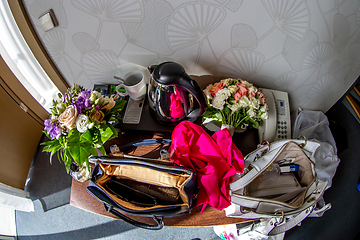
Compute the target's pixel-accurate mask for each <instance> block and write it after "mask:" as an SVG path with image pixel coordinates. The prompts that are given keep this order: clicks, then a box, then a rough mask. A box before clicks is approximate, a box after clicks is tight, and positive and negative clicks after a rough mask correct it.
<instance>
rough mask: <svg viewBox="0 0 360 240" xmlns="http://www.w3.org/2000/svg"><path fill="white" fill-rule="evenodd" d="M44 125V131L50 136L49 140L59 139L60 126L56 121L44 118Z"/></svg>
mask: <svg viewBox="0 0 360 240" xmlns="http://www.w3.org/2000/svg"><path fill="white" fill-rule="evenodd" d="M44 125H45V127H44V130H46V133H47V134H48V135H49V136H50V138H51V140H53V139H55V138H56V139H59V137H60V136H61V128H60V126H59V123H58V122H57V121H54V122H52V121H51V120H50V119H46V120H45V121H44Z"/></svg>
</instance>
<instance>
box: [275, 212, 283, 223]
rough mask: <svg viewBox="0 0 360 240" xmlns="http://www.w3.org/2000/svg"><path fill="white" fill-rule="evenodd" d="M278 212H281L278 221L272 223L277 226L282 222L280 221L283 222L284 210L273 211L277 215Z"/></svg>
mask: <svg viewBox="0 0 360 240" xmlns="http://www.w3.org/2000/svg"><path fill="white" fill-rule="evenodd" d="M279 213H280V214H281V217H280V222H278V221H277V222H276V223H274V224H275V226H277V225H279V224H282V223H283V222H284V220H285V214H284V212H283V211H281V210H278V211H276V212H275V216H277V215H278V214H279Z"/></svg>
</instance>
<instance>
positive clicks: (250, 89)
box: [248, 84, 258, 93]
mask: <svg viewBox="0 0 360 240" xmlns="http://www.w3.org/2000/svg"><path fill="white" fill-rule="evenodd" d="M248 89H249V93H257V91H258V90H257V87H255V86H254V85H252V84H251V85H250V86H249V87H248Z"/></svg>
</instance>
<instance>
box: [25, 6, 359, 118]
mask: <svg viewBox="0 0 360 240" xmlns="http://www.w3.org/2000/svg"><path fill="white" fill-rule="evenodd" d="M24 3H25V5H26V8H27V10H28V13H29V15H30V17H31V19H32V21H33V24H34V26H35V28H36V31H37V32H38V35H39V36H40V38H41V40H42V42H43V44H44V46H45V48H46V49H47V51H48V52H49V54H50V56H51V57H52V59H53V61H54V62H55V64H56V65H57V66H58V68H59V70H60V71H61V72H62V74H63V75H64V77H65V78H66V80H67V81H68V82H69V84H72V83H74V82H75V83H78V84H80V85H83V86H84V87H88V88H91V87H92V85H93V84H95V83H116V81H115V80H114V78H113V76H114V75H117V76H120V77H121V76H124V75H125V74H126V72H128V71H130V70H132V69H134V68H138V69H142V70H144V71H146V68H147V66H149V65H150V64H156V63H161V62H163V61H167V60H172V61H176V62H179V63H180V64H182V65H183V66H184V67H185V69H186V71H187V72H188V73H189V74H191V75H199V76H205V77H202V78H200V80H197V81H198V83H199V84H200V85H201V86H205V85H207V83H209V82H213V81H215V80H216V79H218V78H223V77H235V78H239V77H240V78H243V79H245V80H248V81H249V82H252V83H254V84H255V85H256V86H259V87H266V88H271V89H277V90H282V91H287V92H288V93H289V98H290V103H291V107H292V110H294V109H297V107H299V106H301V107H302V108H303V109H312V110H323V111H326V110H328V109H329V108H330V107H331V106H332V105H333V104H334V103H335V102H336V101H337V100H338V99H339V98H340V97H341V96H342V95H343V94H344V92H345V91H346V90H347V89H348V88H349V87H350V86H351V84H352V83H353V82H354V81H355V80H356V79H357V77H358V76H359V73H360V2H359V1H358V0H332V1H330V0H307V1H306V0H283V1H281V0H261V1H260V0H201V1H186V0H182V1H178V0H176V1H175V0H168V1H163V0H124V1H120V0H71V1H70V0H24ZM49 9H53V10H54V12H55V15H56V17H57V19H58V21H59V27H57V28H54V29H52V30H50V31H48V32H44V31H42V30H41V28H40V26H39V21H38V17H39V16H40V15H42V14H43V13H44V12H46V11H47V10H49ZM206 76H208V77H206ZM199 81H200V82H199Z"/></svg>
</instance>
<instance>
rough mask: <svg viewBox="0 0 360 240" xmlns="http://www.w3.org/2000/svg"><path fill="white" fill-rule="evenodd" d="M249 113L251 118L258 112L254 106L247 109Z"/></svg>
mask: <svg viewBox="0 0 360 240" xmlns="http://www.w3.org/2000/svg"><path fill="white" fill-rule="evenodd" d="M247 114H248V115H249V116H250V117H251V118H253V117H255V116H256V113H255V112H254V110H253V109H252V108H250V109H249V110H248V111H247Z"/></svg>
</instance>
